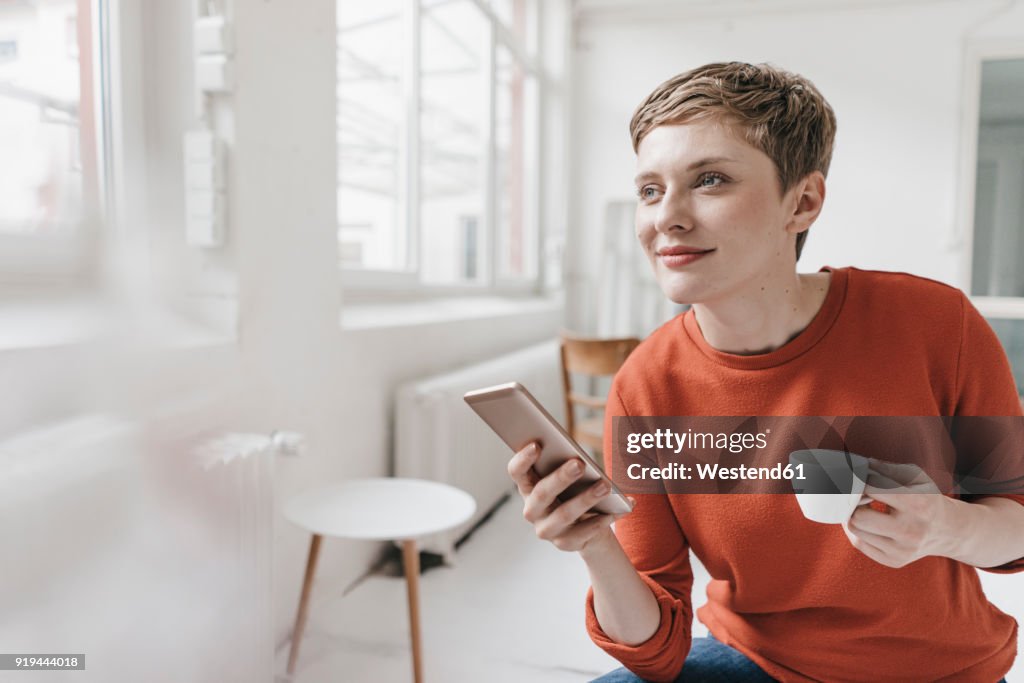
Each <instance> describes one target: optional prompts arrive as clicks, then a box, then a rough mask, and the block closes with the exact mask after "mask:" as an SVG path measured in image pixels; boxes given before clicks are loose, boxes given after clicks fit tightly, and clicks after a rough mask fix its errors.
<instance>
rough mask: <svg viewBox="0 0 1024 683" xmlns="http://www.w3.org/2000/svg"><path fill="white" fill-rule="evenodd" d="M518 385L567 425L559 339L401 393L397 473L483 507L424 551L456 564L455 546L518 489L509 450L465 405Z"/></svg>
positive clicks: (412, 385)
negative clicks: (472, 394) (469, 397)
mask: <svg viewBox="0 0 1024 683" xmlns="http://www.w3.org/2000/svg"><path fill="white" fill-rule="evenodd" d="M512 381H516V382H519V383H520V384H522V385H524V386H525V387H526V388H527V389H529V390H530V393H532V394H533V395H534V396H535V397H537V400H539V401H540V402H541V403H542V404H543V405H544V407H545V408H547V410H548V412H550V413H551V414H552V415H553V416H554V417H555V419H557V420H559V421H562V420H563V417H564V413H565V410H564V404H563V398H562V380H561V375H560V370H559V359H558V341H557V340H551V341H548V342H544V343H541V344H537V345H535V346H530V347H527V348H524V349H521V350H519V351H515V352H513V353H509V354H507V355H503V356H499V357H497V358H493V359H491V360H488V361H485V362H482V363H478V364H475V365H471V366H468V367H463V368H460V369H459V370H456V371H453V372H449V373H445V374H442V375H435V376H433V377H427V378H424V379H421V380H417V381H414V382H409V383H406V384H403V385H402V386H401V387H399V389H398V392H397V396H396V410H395V413H396V415H395V475H396V476H399V477H415V478H418V479H429V480H432V481H440V482H444V483H446V484H451V485H452V486H455V487H458V488H460V489H462V490H464V491H466V492H467V493H469V494H470V495H472V496H473V498H474V499H475V500H476V505H477V512H476V514H475V515H474V517H473V518H472V519H470V520H469V521H468V522H467V523H466V524H465V525H463V526H462V527H460V528H458V529H455V530H453V531H451V532H448V533H445V534H440V535H437V536H434V537H432V538H430V539H426V540H424V542H423V544H422V547H423V548H424V549H426V550H429V551H432V552H436V553H440V554H443V555H445V556H446V557H447V558H449V559H451V558H452V548H453V544H454V542H455V540H456V539H458V538H459V537H460V536H462V535H463V534H464V533H465V532H466V531H467V530H468V529H469V528H471V527H472V526H473V525H475V524H476V523H478V522H479V521H480V520H481V519H482V518H483V517H484V516H485V515H487V514H488V513H489V512H490V511H491V510H492V509H493V508H494V506H495V505H496V504H497V503H498V502H500V501H501V499H502V498H503V497H504V496H505V495H506V494H508V493H510V492H512V491H513V490H514V488H513V486H512V482H511V480H510V479H509V477H508V473H507V472H506V469H505V468H506V465H507V464H508V459H509V458H510V457H511V455H512V454H511V452H510V451H509V449H508V447H507V446H506V445H505V444H504V443H502V441H501V440H500V439H499V438H498V436H497V435H496V434H495V433H494V432H492V431H491V429H490V428H489V427H488V426H487V425H486V424H484V422H483V421H482V420H481V419H480V418H479V417H477V415H476V413H474V412H473V411H472V410H471V409H470V408H469V406H468V405H466V403H465V401H463V400H462V396H463V394H465V393H466V392H467V391H470V390H472V389H480V388H481V387H486V386H491V385H494V384H503V383H505V382H512Z"/></svg>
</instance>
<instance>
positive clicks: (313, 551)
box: [288, 534, 321, 676]
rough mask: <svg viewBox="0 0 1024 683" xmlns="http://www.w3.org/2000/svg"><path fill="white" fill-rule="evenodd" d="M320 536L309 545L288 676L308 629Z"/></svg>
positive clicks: (317, 535) (289, 654) (292, 672)
mask: <svg viewBox="0 0 1024 683" xmlns="http://www.w3.org/2000/svg"><path fill="white" fill-rule="evenodd" d="M320 539H321V536H320V534H313V540H311V541H310V543H309V558H308V559H307V560H306V577H305V578H304V579H303V580H302V597H300V598H299V611H298V613H297V614H296V615H295V628H294V629H292V647H291V652H289V653H288V675H289V676H291V675H292V674H294V673H295V662H296V661H298V659H299V643H300V642H301V641H302V632H303V631H304V630H305V629H306V617H307V615H308V611H309V594H310V593H312V592H313V574H314V573H315V572H316V561H317V557H318V556H319V555H320Z"/></svg>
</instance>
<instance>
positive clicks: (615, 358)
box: [560, 332, 640, 451]
mask: <svg viewBox="0 0 1024 683" xmlns="http://www.w3.org/2000/svg"><path fill="white" fill-rule="evenodd" d="M639 344H640V340H639V339H637V338H636V337H621V338H616V339H599V338H588V337H579V336H576V335H572V334H570V333H567V332H563V333H562V334H561V344H560V347H561V361H562V388H563V392H564V394H563V395H564V397H565V422H566V431H568V432H569V433H570V434H571V435H572V436H573V438H574V439H576V440H577V441H579V442H580V443H581V444H583V445H586V446H591V447H592V448H594V449H595V450H597V451H600V449H601V445H600V435H599V434H598V435H596V437H595V435H594V434H592V433H582V432H581V431H580V430H579V429H578V428H577V424H576V417H575V410H574V408H575V406H577V405H582V406H586V407H588V408H592V409H602V410H603V409H604V406H605V403H606V401H607V399H606V397H604V396H593V395H591V394H587V393H581V392H578V391H575V390H573V387H572V377H571V375H574V374H577V375H587V376H589V377H608V376H611V375H614V374H615V373H616V372H618V370H619V368H621V367H622V364H623V363H625V362H626V358H627V357H629V354H630V353H632V352H633V349H635V348H636V347H637V345H639Z"/></svg>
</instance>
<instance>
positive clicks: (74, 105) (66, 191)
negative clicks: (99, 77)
mask: <svg viewBox="0 0 1024 683" xmlns="http://www.w3.org/2000/svg"><path fill="white" fill-rule="evenodd" d="M80 22H81V23H82V26H81V27H80V26H79V24H80ZM80 29H81V30H82V33H83V35H86V36H88V34H89V33H88V32H89V17H88V16H85V17H79V16H78V7H77V2H76V0H50V1H49V2H44V3H35V2H14V3H10V2H8V3H0V150H3V152H2V153H0V197H3V201H0V231H3V232H24V233H33V232H40V233H41V232H54V231H57V230H70V229H74V228H75V227H77V226H79V225H80V223H81V220H82V218H83V212H84V209H83V193H84V191H83V187H85V185H86V181H85V180H84V169H85V168H86V167H89V168H90V170H89V175H90V182H92V181H94V180H95V171H94V170H92V169H95V165H94V164H93V163H88V164H86V163H83V141H84V145H85V149H86V153H85V154H84V157H85V158H86V159H94V157H93V156H92V154H91V153H90V151H91V150H94V149H95V145H94V143H93V142H92V141H91V140H90V137H91V135H92V131H93V127H92V120H93V116H92V112H91V106H92V102H91V98H86V99H85V101H81V102H80V99H81V98H80V91H81V85H82V73H83V69H82V68H80V65H79V45H78V38H79V31H80ZM83 59H84V63H83V64H82V67H84V69H85V73H89V69H90V67H91V55H90V54H88V53H87V54H85V55H83Z"/></svg>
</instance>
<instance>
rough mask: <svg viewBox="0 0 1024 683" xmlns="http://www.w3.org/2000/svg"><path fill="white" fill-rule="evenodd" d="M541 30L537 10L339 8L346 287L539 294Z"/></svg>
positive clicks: (424, 2)
mask: <svg viewBox="0 0 1024 683" xmlns="http://www.w3.org/2000/svg"><path fill="white" fill-rule="evenodd" d="M538 23H539V19H538V16H537V7H536V2H535V0H491V2H486V1H485V0H417V1H416V2H409V1H408V0H386V1H382V2H375V3H360V2H355V1H354V0H338V185H339V187H338V239H339V253H340V265H341V267H342V269H343V271H344V273H343V279H344V282H345V283H346V285H347V286H349V287H371V288H372V287H375V286H379V287H383V288H396V287H397V288H403V287H404V288H408V289H410V290H411V289H414V288H415V289H419V290H423V289H429V288H433V289H436V290H438V291H450V290H452V289H453V288H454V289H457V290H460V291H465V290H473V289H477V290H488V291H493V290H495V289H500V288H502V287H506V286H512V287H516V286H518V287H523V286H527V287H529V286H531V285H532V284H533V283H534V282H535V281H536V279H537V276H538V267H537V259H538V250H539V237H538V223H539V220H538V216H539V212H538V210H537V196H538V190H537V183H538V176H539V173H538V167H539V157H540V155H539V147H538V145H539V136H538V135H537V126H538V120H539V113H540V101H539V95H538V84H537V79H538V67H537V54H536V52H537V51H536V36H537V30H536V29H537V26H538ZM396 46H401V47H396Z"/></svg>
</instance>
